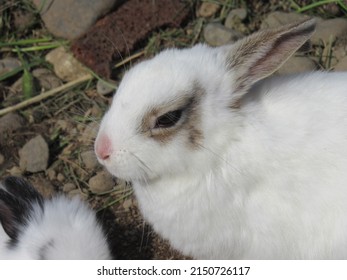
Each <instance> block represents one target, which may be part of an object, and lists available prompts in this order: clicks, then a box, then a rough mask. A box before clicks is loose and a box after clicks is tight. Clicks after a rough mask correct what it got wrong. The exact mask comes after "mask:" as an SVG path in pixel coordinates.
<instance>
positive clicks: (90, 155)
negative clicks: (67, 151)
mask: <svg viewBox="0 0 347 280" xmlns="http://www.w3.org/2000/svg"><path fill="white" fill-rule="evenodd" d="M81 159H82V162H83V164H84V166H85V167H86V168H87V169H89V170H94V169H96V167H97V166H98V165H99V162H98V160H97V158H96V156H95V153H94V151H85V152H82V153H81Z"/></svg>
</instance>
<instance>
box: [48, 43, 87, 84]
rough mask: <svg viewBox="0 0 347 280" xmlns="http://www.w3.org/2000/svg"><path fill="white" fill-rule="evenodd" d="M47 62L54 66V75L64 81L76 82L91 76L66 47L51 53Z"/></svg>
mask: <svg viewBox="0 0 347 280" xmlns="http://www.w3.org/2000/svg"><path fill="white" fill-rule="evenodd" d="M46 60H47V61H48V62H50V63H51V64H52V65H53V68H54V73H55V74H56V75H57V76H58V77H59V78H60V79H62V80H63V81H74V80H76V79H78V78H81V77H83V76H85V75H87V74H89V71H88V69H87V68H86V67H84V66H83V65H82V64H81V63H80V62H79V61H78V60H77V59H76V58H74V57H73V55H72V54H71V53H70V52H68V51H67V50H66V49H65V48H64V47H59V48H56V49H54V50H52V51H50V52H49V53H48V54H47V55H46Z"/></svg>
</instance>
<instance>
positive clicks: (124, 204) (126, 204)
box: [123, 198, 133, 211]
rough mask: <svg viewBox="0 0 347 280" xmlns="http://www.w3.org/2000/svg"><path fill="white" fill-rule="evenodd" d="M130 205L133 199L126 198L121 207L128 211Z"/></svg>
mask: <svg viewBox="0 0 347 280" xmlns="http://www.w3.org/2000/svg"><path fill="white" fill-rule="evenodd" d="M131 206H133V201H132V199H131V198H128V199H126V200H125V201H124V202H123V208H124V209H125V211H128V210H129V208H130V207H131Z"/></svg>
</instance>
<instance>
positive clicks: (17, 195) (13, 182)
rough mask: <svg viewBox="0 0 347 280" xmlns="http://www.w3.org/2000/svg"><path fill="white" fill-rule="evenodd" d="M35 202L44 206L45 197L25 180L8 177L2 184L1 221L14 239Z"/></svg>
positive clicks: (0, 196)
mask: <svg viewBox="0 0 347 280" xmlns="http://www.w3.org/2000/svg"><path fill="white" fill-rule="evenodd" d="M34 204H37V205H39V206H40V207H41V208H43V197H42V196H41V195H40V194H39V193H38V192H37V191H36V190H35V189H34V187H33V186H32V185H30V184H29V183H28V182H26V181H25V180H23V179H21V178H17V177H8V178H6V179H5V180H4V182H2V184H1V185H0V221H1V224H2V227H3V229H4V231H5V232H6V234H7V235H8V236H9V237H10V238H11V239H12V240H17V238H18V235H19V233H20V228H21V227H22V226H23V225H25V224H26V222H27V220H28V219H29V218H30V215H31V213H32V210H33V205H34Z"/></svg>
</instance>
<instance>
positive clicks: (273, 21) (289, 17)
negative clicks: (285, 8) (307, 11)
mask: <svg viewBox="0 0 347 280" xmlns="http://www.w3.org/2000/svg"><path fill="white" fill-rule="evenodd" d="M305 18H309V16H307V15H303V14H297V13H285V12H272V13H269V14H268V15H267V16H266V18H265V19H264V20H263V21H262V23H261V26H260V28H261V29H265V28H276V27H279V26H281V25H285V24H289V23H293V22H295V21H299V20H303V19H305Z"/></svg>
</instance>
